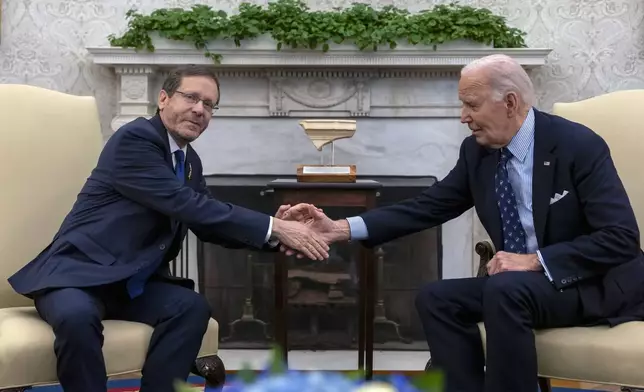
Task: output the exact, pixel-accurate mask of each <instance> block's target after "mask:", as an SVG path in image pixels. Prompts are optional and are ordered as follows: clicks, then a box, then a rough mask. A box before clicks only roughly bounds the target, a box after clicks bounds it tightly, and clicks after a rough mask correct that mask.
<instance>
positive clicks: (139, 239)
mask: <svg viewBox="0 0 644 392" xmlns="http://www.w3.org/2000/svg"><path fill="white" fill-rule="evenodd" d="M185 167H186V170H185V173H186V178H185V183H184V184H182V183H181V182H180V181H179V180H178V179H177V178H176V176H175V173H174V169H173V165H172V157H171V155H170V145H169V141H168V134H167V131H166V128H165V127H164V126H163V123H162V122H161V120H160V118H159V117H158V116H155V117H153V118H152V119H150V120H147V119H145V118H138V119H136V120H134V121H132V122H130V123H128V124H126V125H124V126H123V127H121V128H120V129H119V130H118V131H117V132H116V133H115V134H114V135H113V136H112V137H111V138H110V139H109V140H108V142H107V144H106V145H105V147H104V148H103V151H102V152H101V155H100V157H99V159H98V163H97V166H96V168H95V169H94V170H93V171H92V173H91V175H90V177H89V178H88V179H87V181H86V182H85V185H84V186H83V188H82V190H81V191H80V193H79V194H78V197H77V200H76V202H75V203H74V205H73V207H72V210H71V211H70V212H69V214H68V215H67V217H66V218H65V220H64V221H63V223H62V225H61V227H60V229H59V231H58V232H57V234H56V235H55V237H54V238H53V240H52V242H51V243H50V244H49V246H47V248H46V249H44V250H43V251H42V252H41V253H40V254H39V255H38V256H37V257H36V258H35V259H34V260H32V261H31V262H29V263H28V264H27V265H25V266H24V267H23V268H22V269H20V270H19V271H18V272H17V273H15V274H14V275H13V276H11V277H10V278H9V283H10V284H11V285H12V287H13V288H14V290H15V291H16V292H18V293H20V294H23V295H25V296H27V297H30V298H33V296H34V295H35V294H37V293H39V292H42V291H45V290H48V289H53V288H58V287H93V286H99V285H104V284H110V283H115V282H119V281H122V280H125V279H127V278H129V277H131V276H133V275H134V274H136V273H137V272H138V271H140V270H141V269H143V268H145V267H146V266H149V265H151V264H152V263H159V262H161V264H160V267H159V269H158V270H157V275H159V276H161V277H162V278H165V279H168V280H170V281H173V282H176V283H178V284H181V285H184V286H186V287H190V288H193V287H194V282H192V281H191V280H188V279H179V278H174V277H171V276H170V274H169V268H168V263H169V261H170V260H172V259H173V258H175V257H176V256H177V254H178V252H179V250H180V244H181V240H182V239H183V238H184V237H185V235H186V233H187V231H188V229H190V230H192V231H193V232H194V233H195V234H196V235H197V237H199V239H200V240H202V241H205V242H211V243H217V244H221V245H223V246H226V247H233V248H240V247H249V248H255V249H263V248H265V247H267V246H266V245H265V238H266V234H267V232H268V227H269V219H270V217H269V216H268V215H265V214H262V213H259V212H255V211H252V210H248V209H245V208H242V207H238V206H235V205H232V204H229V203H223V202H220V201H218V200H217V199H215V198H213V197H212V195H211V194H210V193H209V191H208V188H207V187H206V182H205V179H204V177H203V174H202V165H201V160H200V159H199V156H198V155H197V153H196V152H195V150H194V149H192V147H190V146H188V149H187V154H186V166H185Z"/></svg>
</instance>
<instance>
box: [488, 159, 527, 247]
mask: <svg viewBox="0 0 644 392" xmlns="http://www.w3.org/2000/svg"><path fill="white" fill-rule="evenodd" d="M511 157H512V153H511V152H510V150H508V149H507V148H503V149H501V159H500V160H499V164H498V166H497V168H496V174H495V175H494V189H495V191H496V197H497V205H498V206H499V212H500V213H501V225H502V228H503V250H505V251H506V252H511V253H526V239H525V237H526V236H525V231H524V230H523V226H522V225H521V219H519V210H518V209H517V200H516V197H515V196H514V191H513V190H512V184H510V179H509V177H508V168H507V163H508V161H509V160H510V158H511Z"/></svg>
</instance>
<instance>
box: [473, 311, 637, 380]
mask: <svg viewBox="0 0 644 392" xmlns="http://www.w3.org/2000/svg"><path fill="white" fill-rule="evenodd" d="M479 329H480V330H481V336H482V337H483V344H484V346H485V328H484V327H483V324H482V323H480V324H479ZM535 338H536V340H535V341H536V346H537V354H538V362H539V375H540V376H542V377H548V378H559V379H567V380H578V381H589V382H596V383H600V384H613V385H623V386H630V387H636V388H643V387H644V372H643V371H642V362H643V361H644V322H639V321H633V322H629V323H624V324H620V325H618V326H616V327H613V328H610V327H608V326H596V327H575V328H553V329H545V330H538V331H535Z"/></svg>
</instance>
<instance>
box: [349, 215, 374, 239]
mask: <svg viewBox="0 0 644 392" xmlns="http://www.w3.org/2000/svg"><path fill="white" fill-rule="evenodd" d="M346 219H347V222H349V231H350V233H351V240H356V241H360V240H366V239H367V238H369V231H368V230H367V225H366V224H365V223H364V220H363V219H362V218H361V217H359V216H351V217H349V218H346Z"/></svg>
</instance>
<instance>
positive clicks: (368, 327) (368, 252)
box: [362, 248, 376, 380]
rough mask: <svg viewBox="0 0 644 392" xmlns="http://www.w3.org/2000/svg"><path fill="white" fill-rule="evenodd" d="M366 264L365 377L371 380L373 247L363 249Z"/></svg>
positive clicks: (373, 282) (373, 306) (374, 296)
mask: <svg viewBox="0 0 644 392" xmlns="http://www.w3.org/2000/svg"><path fill="white" fill-rule="evenodd" d="M362 252H363V259H364V265H365V270H366V271H365V277H366V279H365V280H366V282H365V310H364V313H365V351H366V353H365V357H366V360H365V362H366V363H365V365H366V371H365V378H366V379H367V380H371V379H372V377H373V339H374V336H373V335H374V315H375V298H376V295H375V286H376V285H375V276H374V275H375V274H374V272H375V266H374V257H373V256H374V252H373V250H372V249H367V248H364V249H363V251H362Z"/></svg>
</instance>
